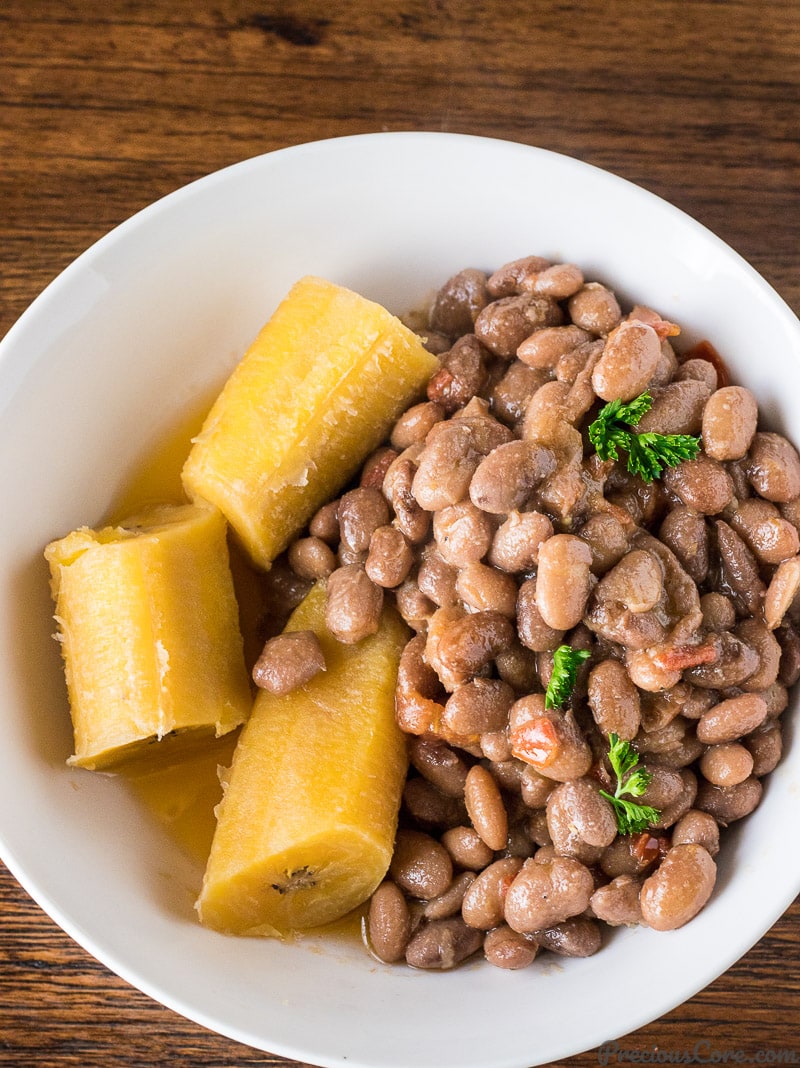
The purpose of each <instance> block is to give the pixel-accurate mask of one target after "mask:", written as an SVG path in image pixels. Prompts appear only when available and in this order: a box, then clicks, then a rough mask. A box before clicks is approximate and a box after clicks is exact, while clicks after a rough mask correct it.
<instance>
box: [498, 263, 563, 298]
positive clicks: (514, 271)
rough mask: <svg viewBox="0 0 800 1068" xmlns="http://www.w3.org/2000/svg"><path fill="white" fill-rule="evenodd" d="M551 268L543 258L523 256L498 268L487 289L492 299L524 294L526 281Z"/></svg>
mask: <svg viewBox="0 0 800 1068" xmlns="http://www.w3.org/2000/svg"><path fill="white" fill-rule="evenodd" d="M550 266H551V262H550V260H546V259H544V257H543V256H522V257H521V258H520V259H517V260H511V261H510V262H509V263H504V264H503V265H502V266H501V267H498V269H497V270H496V271H495V272H494V273H493V274H491V275H490V276H489V279H488V281H487V283H486V289H487V291H488V293H489V295H490V296H491V297H511V296H513V295H514V294H515V293H522V292H524V290H523V288H522V283H523V281H524V280H525V279H527V278H535V277H536V275H538V274H540V273H541V272H542V271H545V270H547V268H548V267H550Z"/></svg>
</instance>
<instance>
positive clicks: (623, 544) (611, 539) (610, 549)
mask: <svg viewBox="0 0 800 1068" xmlns="http://www.w3.org/2000/svg"><path fill="white" fill-rule="evenodd" d="M578 537H580V538H583V540H584V541H585V542H586V544H587V545H588V546H589V549H590V550H591V553H592V563H591V569H592V573H593V574H595V575H604V574H605V573H606V572H607V571H610V570H611V568H612V567H613V566H614V564H616V563H619V561H620V560H621V559H622V557H623V556H624V555H625V553H626V552H627V551H628V532H627V530H626V529H625V527H624V526H623V525H622V523H620V521H619V520H618V519H617V518H616V517H615V516H612V515H609V514H607V513H602V512H600V513H598V514H597V515H593V516H590V517H589V519H587V520H586V522H585V523H584V525H583V526H582V527H581V529H580V530H579V531H578Z"/></svg>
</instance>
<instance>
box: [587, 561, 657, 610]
mask: <svg viewBox="0 0 800 1068" xmlns="http://www.w3.org/2000/svg"><path fill="white" fill-rule="evenodd" d="M663 593H664V569H663V568H662V566H661V563H660V561H659V560H658V558H657V557H655V556H653V555H652V554H651V553H648V552H647V551H646V550H645V549H632V550H631V551H630V552H629V553H626V554H625V556H623V557H622V559H621V560H620V561H619V563H618V564H615V566H614V567H612V568H611V570H610V571H608V572H607V573H606V574H605V575H604V576H603V578H602V580H601V582H600V586H599V587H598V596H602V597H603V598H604V599H605V600H610V601H617V602H618V603H619V604H621V605H622V606H623V607H624V608H627V609H628V610H629V611H631V612H633V613H634V614H636V615H638V614H639V613H641V612H649V611H650V610H651V609H652V608H655V607H656V605H657V604H658V603H659V601H660V600H661V597H662V595H663Z"/></svg>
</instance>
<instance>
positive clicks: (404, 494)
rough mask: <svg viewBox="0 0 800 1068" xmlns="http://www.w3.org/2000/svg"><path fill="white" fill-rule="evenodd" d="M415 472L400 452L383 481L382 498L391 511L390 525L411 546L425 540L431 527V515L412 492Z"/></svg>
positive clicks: (412, 464)
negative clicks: (404, 537)
mask: <svg viewBox="0 0 800 1068" xmlns="http://www.w3.org/2000/svg"><path fill="white" fill-rule="evenodd" d="M416 471H417V467H416V464H415V463H414V462H413V461H412V460H411V458H410V457H409V456H407V455H406V453H401V454H400V455H399V456H398V458H397V459H396V460H395V461H394V462H393V463H392V464H391V466H390V467H389V470H388V471H387V472H386V476H385V478H384V480H383V495H384V497H385V498H386V500H387V501H388V502H389V504H390V505H391V507H392V509H393V511H394V520H393V523H394V525H395V526H396V527H397V528H398V530H400V531H402V533H403V534H404V535H405V536H406V538H408V540H409V541H410V542H411V543H412V544H413V545H418V544H421V543H422V542H424V541H425V539H426V538H427V536H428V532H429V530H430V526H431V517H430V515H429V514H428V513H427V512H426V511H425V509H424V508H423V507H422V506H421V505H420V504H419V502H418V501H417V499H416V498H415V497H414V494H413V492H412V489H413V485H414V478H415V475H416Z"/></svg>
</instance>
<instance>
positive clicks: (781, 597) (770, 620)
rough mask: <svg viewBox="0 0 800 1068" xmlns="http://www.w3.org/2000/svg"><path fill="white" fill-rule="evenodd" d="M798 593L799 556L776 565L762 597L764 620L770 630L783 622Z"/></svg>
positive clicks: (799, 584)
mask: <svg viewBox="0 0 800 1068" xmlns="http://www.w3.org/2000/svg"><path fill="white" fill-rule="evenodd" d="M798 592H800V556H793V557H792V558H791V560H784V561H783V563H781V564H778V567H777V568H776V570H775V574H774V575H773V576H772V578H771V580H770V584H769V586H768V587H767V591H766V593H765V595H764V619H765V621H766V624H767V626H768V627H769V628H770V630H775V628H776V627H778V626H780V624H781V623H782V622H783V619H784V616H785V615H786V613H787V612H788V611H789V609H790V608H791V607H792V604H793V603H794V600H795V598H796V597H797V594H798Z"/></svg>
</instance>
